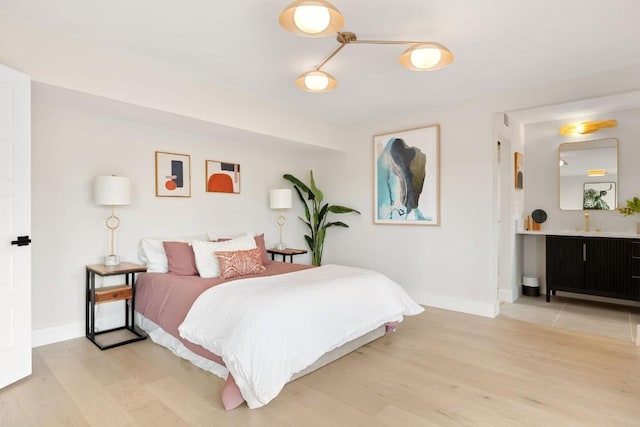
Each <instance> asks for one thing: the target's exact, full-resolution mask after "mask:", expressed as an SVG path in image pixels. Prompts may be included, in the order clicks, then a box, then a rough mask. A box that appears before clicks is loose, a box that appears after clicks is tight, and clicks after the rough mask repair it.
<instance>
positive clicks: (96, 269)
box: [85, 262, 147, 350]
mask: <svg viewBox="0 0 640 427" xmlns="http://www.w3.org/2000/svg"><path fill="white" fill-rule="evenodd" d="M85 267H86V271H87V276H86V287H87V289H86V316H85V332H86V337H87V338H88V339H89V341H91V342H92V343H94V344H95V345H96V347H98V348H99V349H100V350H107V349H109V348H113V347H118V346H120V345H124V344H129V343H132V342H136V341H141V340H143V339H146V338H147V336H146V335H145V334H144V333H142V332H139V331H137V330H136V327H135V322H134V318H133V316H134V312H135V303H136V281H135V275H136V274H137V273H144V272H145V271H147V267H146V266H145V265H140V264H134V263H131V262H122V263H120V264H119V265H114V266H108V265H103V264H94V265H87V266H85ZM96 275H98V276H100V277H107V276H124V283H123V284H121V285H115V286H106V287H102V288H98V289H96ZM121 300H123V301H124V302H125V310H124V326H120V327H118V328H112V329H107V330H104V331H100V332H96V331H95V329H96V304H100V303H103V302H111V301H121ZM125 329H126V330H127V331H129V332H131V333H132V334H133V335H134V336H133V337H132V338H129V339H125V340H123V341H119V342H115V343H111V344H105V345H103V344H100V343H99V342H97V341H96V335H101V334H106V333H109V332H114V331H120V330H125Z"/></svg>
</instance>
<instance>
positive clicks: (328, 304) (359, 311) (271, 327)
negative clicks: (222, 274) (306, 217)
mask: <svg viewBox="0 0 640 427" xmlns="http://www.w3.org/2000/svg"><path fill="white" fill-rule="evenodd" d="M423 311H424V309H423V308H422V307H420V306H419V305H418V304H417V303H416V302H415V301H413V300H412V299H411V298H410V297H409V296H408V295H407V294H406V292H405V291H404V290H403V289H402V288H401V287H400V286H399V285H398V284H397V283H395V282H393V281H392V280H391V279H389V278H388V277H386V276H384V275H382V274H380V273H377V272H374V271H371V270H366V269H360V268H355V267H346V266H338V265H324V266H322V267H318V268H314V269H309V270H303V271H298V272H293V273H287V274H282V275H277V276H270V277H263V278H260V279H243V280H237V281H234V282H230V283H225V284H222V285H219V286H215V287H213V288H210V289H209V290H207V291H205V292H204V293H203V294H201V295H200V297H198V299H197V300H196V302H195V303H194V304H193V306H192V307H191V310H190V311H189V313H188V314H187V317H186V318H185V320H184V322H183V323H182V325H180V327H179V331H180V335H181V336H182V337H183V338H185V339H187V340H189V341H191V342H193V343H196V344H198V345H200V346H202V347H204V348H206V349H207V350H209V351H210V352H212V353H215V354H217V355H219V356H221V357H222V359H223V360H224V362H225V365H226V366H227V368H228V369H229V371H230V372H231V373H232V374H233V378H234V380H235V382H236V384H237V385H238V387H239V389H240V391H241V393H242V395H243V397H244V398H245V400H246V401H247V404H248V405H249V407H250V408H257V407H260V406H263V405H265V404H266V403H268V402H269V401H271V400H272V399H273V398H274V397H276V396H277V395H278V393H279V392H280V390H281V389H282V387H283V386H284V385H285V384H286V383H287V382H288V381H289V380H290V379H291V377H292V376H293V375H294V374H295V373H296V372H299V371H301V370H303V369H305V368H306V367H308V366H309V365H311V364H312V363H313V362H315V361H316V360H317V359H318V358H319V357H320V356H322V355H323V354H324V353H327V352H329V351H331V350H333V349H334V348H337V347H339V346H341V345H342V344H344V343H346V342H348V341H351V340H353V339H355V338H357V337H359V336H361V335H363V334H365V333H367V332H369V331H371V330H372V329H375V328H376V327H378V326H380V325H383V324H385V323H387V322H400V321H402V319H403V316H404V315H416V314H419V313H421V312H423Z"/></svg>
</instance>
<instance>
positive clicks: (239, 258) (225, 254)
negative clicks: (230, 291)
mask: <svg viewBox="0 0 640 427" xmlns="http://www.w3.org/2000/svg"><path fill="white" fill-rule="evenodd" d="M214 255H215V256H216V257H217V258H218V264H220V276H222V277H224V278H225V279H230V278H232V277H236V276H244V275H247V274H258V273H262V272H263V271H265V270H266V268H265V266H264V265H262V257H261V254H260V249H258V248H255V249H249V250H246V251H217V252H214Z"/></svg>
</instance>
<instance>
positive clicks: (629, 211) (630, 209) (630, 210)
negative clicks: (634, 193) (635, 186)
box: [618, 197, 640, 234]
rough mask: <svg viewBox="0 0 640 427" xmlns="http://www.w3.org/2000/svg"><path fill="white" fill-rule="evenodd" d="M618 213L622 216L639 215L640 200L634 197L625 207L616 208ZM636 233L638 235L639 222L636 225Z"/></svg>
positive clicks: (639, 230)
mask: <svg viewBox="0 0 640 427" xmlns="http://www.w3.org/2000/svg"><path fill="white" fill-rule="evenodd" d="M618 212H620V213H621V214H622V215H624V216H630V215H636V214H640V199H639V198H637V197H634V198H633V199H629V200H627V206H625V207H624V208H618ZM636 233H638V234H640V222H637V223H636Z"/></svg>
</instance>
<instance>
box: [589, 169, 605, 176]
mask: <svg viewBox="0 0 640 427" xmlns="http://www.w3.org/2000/svg"><path fill="white" fill-rule="evenodd" d="M606 174H607V171H606V170H604V169H589V170H588V171H587V176H605V175H606Z"/></svg>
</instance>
